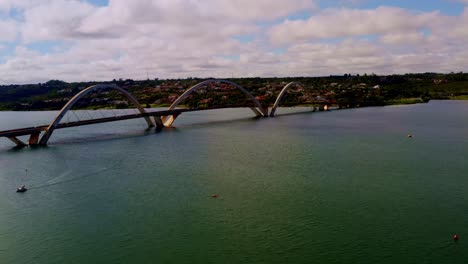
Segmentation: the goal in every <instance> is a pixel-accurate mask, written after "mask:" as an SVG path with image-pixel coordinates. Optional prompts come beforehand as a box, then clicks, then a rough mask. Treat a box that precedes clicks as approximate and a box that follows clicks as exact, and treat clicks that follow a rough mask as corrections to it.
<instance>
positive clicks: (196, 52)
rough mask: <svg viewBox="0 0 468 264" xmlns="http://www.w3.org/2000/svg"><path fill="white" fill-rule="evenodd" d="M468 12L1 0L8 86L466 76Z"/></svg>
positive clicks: (188, 1) (424, 5)
mask: <svg viewBox="0 0 468 264" xmlns="http://www.w3.org/2000/svg"><path fill="white" fill-rule="evenodd" d="M467 41H468V0H432V1H403V0H394V1H376V0H332V1H325V0H315V1H314V0H288V1H284V0H257V1H252V0H132V1H125V0H110V1H107V0H88V1H76V0H41V1H37V0H0V84H22V83H38V82H45V81H47V80H50V79H60V80H64V81H68V82H72V81H91V80H96V81H104V80H112V79H114V78H117V79H118V78H132V79H146V78H148V77H149V78H186V77H201V78H204V77H218V78H223V77H253V76H260V77H273V76H326V75H330V74H345V73H351V74H363V73H376V74H393V73H406V72H452V71H453V72H459V71H467V70H468V66H467V62H468V51H467V50H466V48H465V46H466V44H465V43H466V42H467Z"/></svg>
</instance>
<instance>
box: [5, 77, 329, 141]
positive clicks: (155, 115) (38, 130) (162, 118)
mask: <svg viewBox="0 0 468 264" xmlns="http://www.w3.org/2000/svg"><path fill="white" fill-rule="evenodd" d="M212 83H224V84H228V85H231V86H232V87H234V88H236V89H238V90H239V91H241V92H242V93H244V95H245V96H246V98H247V99H248V100H249V101H250V102H251V106H248V107H249V108H250V109H251V110H252V112H253V113H254V115H255V116H256V117H273V116H275V113H276V109H277V108H278V106H279V105H280V102H281V100H282V99H283V97H284V95H285V94H286V92H287V91H288V89H290V88H291V87H294V86H299V87H302V88H304V86H303V85H302V84H301V83H298V82H291V83H288V84H287V85H285V86H284V87H283V89H282V90H281V92H280V93H279V95H278V97H277V99H276V101H275V103H274V104H273V106H272V108H271V111H270V112H269V111H268V106H263V105H262V104H261V103H260V102H259V101H258V100H257V99H256V98H255V97H254V96H253V95H252V94H251V93H250V92H249V91H247V90H246V89H245V88H244V87H242V86H240V85H238V84H236V83H234V82H231V81H228V80H219V79H210V80H206V81H203V82H200V83H198V84H196V85H194V86H192V87H190V88H189V89H187V90H186V91H185V92H184V93H183V94H182V95H180V96H179V97H178V98H177V99H176V100H175V101H174V102H173V103H172V105H171V106H169V108H168V109H167V110H162V111H146V110H145V109H144V108H143V107H142V106H141V104H140V103H139V102H138V100H137V99H136V98H135V97H134V96H133V95H132V94H130V93H129V92H128V91H126V90H125V89H122V88H121V87H119V86H117V85H115V84H98V85H93V86H90V87H88V88H86V89H83V90H82V91H81V92H79V93H78V94H76V95H75V96H74V97H73V98H71V99H70V100H69V101H68V102H67V104H65V106H64V107H63V108H62V109H61V110H60V111H59V113H58V114H57V116H56V117H55V118H54V120H53V121H52V122H51V123H50V124H48V125H41V126H35V127H26V128H19V129H12V130H6V131H0V138H2V137H5V138H8V139H9V140H11V141H12V142H13V143H15V144H16V146H18V147H24V146H28V145H30V146H36V145H42V146H44V145H47V143H48V141H49V139H50V137H51V136H52V134H53V132H54V130H56V129H63V128H70V127H77V126H85V125H92V124H99V123H106V122H115V121H121V120H129V119H137V118H143V119H144V120H145V121H146V124H147V126H148V129H151V128H153V127H155V129H156V131H161V130H162V128H164V127H171V126H172V124H173V123H174V121H175V120H176V119H177V117H178V116H179V115H180V114H182V113H184V112H191V111H201V110H212V109H218V108H232V107H233V106H224V107H223V106H220V107H215V108H209V109H180V108H177V106H178V105H179V104H180V103H182V102H183V101H184V100H185V99H186V98H188V97H189V96H190V95H191V94H192V93H193V92H195V91H197V90H198V89H200V88H202V87H205V86H207V85H209V84H212ZM108 89H110V90H113V91H116V92H118V93H120V94H121V95H123V96H124V97H125V98H127V100H128V101H129V102H130V103H132V104H133V105H134V106H135V107H136V109H137V110H138V112H139V113H136V114H124V115H120V116H113V117H104V116H103V117H102V118H93V119H90V120H78V121H71V122H70V121H69V122H64V123H61V121H62V119H63V118H64V116H65V115H66V114H67V113H68V112H69V111H71V109H72V107H73V106H74V105H75V104H76V103H77V102H78V101H80V100H81V99H82V98H84V97H85V96H86V95H88V94H89V93H91V92H99V91H103V90H108ZM321 104H322V106H325V104H324V103H323V102H321ZM234 107H245V106H234ZM325 107H326V106H325ZM41 135H42V136H41ZM21 136H29V140H28V141H27V142H24V141H22V140H21V139H19V138H18V137H21Z"/></svg>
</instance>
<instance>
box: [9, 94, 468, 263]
mask: <svg viewBox="0 0 468 264" xmlns="http://www.w3.org/2000/svg"><path fill="white" fill-rule="evenodd" d="M307 110H308V109H307V108H293V109H289V108H280V109H278V111H277V114H278V116H277V117H275V118H262V119H253V118H252V112H251V111H250V110H249V109H222V110H212V111H200V112H190V113H184V114H182V115H181V116H180V117H179V118H178V119H177V120H176V121H175V123H174V126H175V128H172V129H164V131H162V132H161V133H154V131H150V132H145V131H144V130H145V124H146V123H145V121H144V120H143V119H139V120H128V121H121V122H114V123H106V124H100V125H92V126H84V127H79V128H68V129H61V130H56V131H55V132H54V134H53V136H52V137H51V140H50V142H49V144H50V145H49V146H48V147H46V148H24V149H20V150H16V149H12V147H13V146H14V144H13V143H12V142H10V141H9V140H7V139H4V138H3V139H0V263H40V264H41V263H44V264H45V263H47V264H50V263H465V262H466V260H467V259H468V189H467V188H468V166H467V163H466V158H467V157H468V102H466V101H431V102H430V103H428V104H418V105H406V106H388V107H372V108H358V109H349V110H337V111H330V112H307ZM302 111H305V112H302ZM78 112H79V111H78ZM55 114H56V112H0V130H7V129H13V128H19V127H24V126H34V125H43V124H47V123H49V122H50V121H51V120H52V119H53V117H54V115H55ZM81 114H84V112H81ZM408 134H412V135H413V137H412V138H409V137H408ZM25 169H27V170H28V171H29V172H28V173H27V172H25ZM22 184H26V185H27V186H28V187H29V188H30V190H28V191H27V192H26V193H21V194H20V193H16V192H15V189H16V187H18V186H19V185H22ZM213 196H215V197H213ZM454 234H458V235H459V236H460V240H459V241H458V242H454V241H453V239H452V237H453V235H454Z"/></svg>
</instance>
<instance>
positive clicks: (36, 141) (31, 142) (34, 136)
mask: <svg viewBox="0 0 468 264" xmlns="http://www.w3.org/2000/svg"><path fill="white" fill-rule="evenodd" d="M39 135H41V132H35V133H32V134H31V136H29V141H28V144H29V145H30V146H34V145H37V144H39Z"/></svg>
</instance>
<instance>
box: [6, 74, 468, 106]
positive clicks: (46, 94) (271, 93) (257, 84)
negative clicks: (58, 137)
mask: <svg viewBox="0 0 468 264" xmlns="http://www.w3.org/2000/svg"><path fill="white" fill-rule="evenodd" d="M203 80H204V79H200V78H186V79H166V80H160V79H152V80H140V81H137V80H131V79H126V80H123V79H119V80H115V79H114V80H112V81H108V82H76V83H67V82H64V81H60V80H51V81H48V82H46V83H38V84H27V85H2V86H0V110H48V109H60V108H61V107H63V105H65V104H66V102H67V101H68V100H69V99H70V98H71V97H72V96H73V95H75V94H77V93H78V92H79V91H81V90H83V89H84V88H86V87H88V86H91V85H94V84H97V83H114V84H117V85H119V86H120V87H123V88H124V89H127V90H129V91H130V92H131V93H132V94H133V95H135V96H136V97H137V99H138V100H139V101H140V102H141V103H142V104H144V105H146V106H147V107H149V106H155V105H166V104H169V103H171V100H173V99H174V97H177V96H178V95H180V94H182V93H183V92H184V91H185V90H186V89H187V88H189V87H190V86H192V85H195V84H197V83H199V82H201V81H203ZM229 80H231V81H233V82H235V83H237V84H239V85H241V86H243V87H245V88H246V89H247V90H249V91H250V92H251V93H252V94H253V95H254V96H256V97H257V98H260V100H261V102H262V103H263V104H268V105H271V104H272V103H273V102H274V100H275V99H276V96H277V95H278V93H279V91H280V90H281V88H282V87H283V86H284V84H286V83H289V82H300V83H302V84H304V86H305V89H304V90H297V89H296V90H295V89H291V91H290V92H289V93H288V94H287V95H286V96H285V98H284V99H285V100H284V105H296V104H301V103H307V102H308V101H309V102H310V101H311V100H314V98H319V97H320V98H321V99H323V100H328V101H330V102H334V103H336V104H338V105H340V106H342V107H355V106H370V105H386V104H391V103H395V102H399V101H405V100H406V99H409V98H413V99H418V100H420V101H428V100H430V99H457V98H462V99H468V73H463V72H459V73H449V74H440V73H419V74H404V75H387V76H378V75H376V74H363V75H352V74H344V75H340V76H327V77H288V78H259V77H257V78H234V79H229ZM208 88H209V87H208ZM406 101H407V100H406ZM248 103H249V102H248V101H247V100H246V99H245V96H244V95H243V94H242V93H240V92H238V91H237V90H236V89H232V90H223V91H219V90H213V89H205V90H203V91H202V92H199V93H194V94H193V95H192V96H191V97H190V98H188V99H187V100H186V102H185V104H186V105H188V106H189V107H216V106H220V105H233V106H236V105H246V104H248ZM77 107H80V108H93V107H96V108H98V107H119V108H124V107H126V102H125V101H122V97H121V96H120V95H119V94H117V93H115V92H112V91H109V92H105V93H100V94H94V95H92V96H91V97H90V98H86V99H84V100H82V102H80V105H79V106H77Z"/></svg>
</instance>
